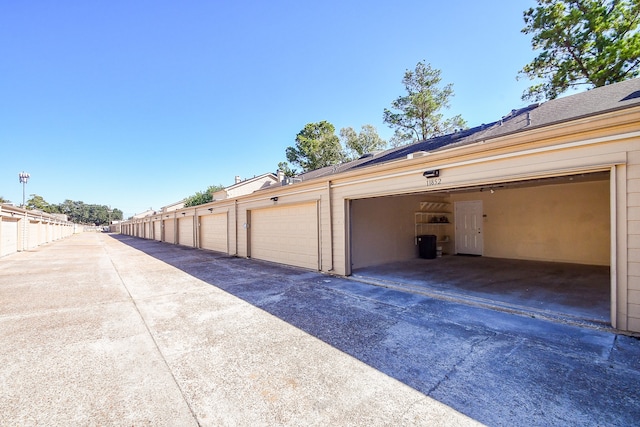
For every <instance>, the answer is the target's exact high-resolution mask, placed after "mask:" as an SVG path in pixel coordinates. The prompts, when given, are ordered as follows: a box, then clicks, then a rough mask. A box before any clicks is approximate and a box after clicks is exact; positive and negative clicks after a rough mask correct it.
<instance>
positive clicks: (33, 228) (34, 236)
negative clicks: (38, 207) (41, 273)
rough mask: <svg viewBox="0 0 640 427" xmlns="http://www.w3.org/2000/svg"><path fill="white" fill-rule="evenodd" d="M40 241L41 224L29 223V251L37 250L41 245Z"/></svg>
mask: <svg viewBox="0 0 640 427" xmlns="http://www.w3.org/2000/svg"><path fill="white" fill-rule="evenodd" d="M39 241H40V223H39V222H31V221H30V222H29V236H27V242H28V243H27V244H28V245H29V249H33V248H36V247H37V246H38V245H39Z"/></svg>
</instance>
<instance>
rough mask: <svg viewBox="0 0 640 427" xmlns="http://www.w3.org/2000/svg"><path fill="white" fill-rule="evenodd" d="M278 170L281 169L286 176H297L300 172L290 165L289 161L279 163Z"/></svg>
mask: <svg viewBox="0 0 640 427" xmlns="http://www.w3.org/2000/svg"><path fill="white" fill-rule="evenodd" d="M278 170H279V171H281V172H282V173H283V174H284V176H296V175H297V174H298V170H297V169H295V168H292V167H291V166H289V163H287V162H280V163H278Z"/></svg>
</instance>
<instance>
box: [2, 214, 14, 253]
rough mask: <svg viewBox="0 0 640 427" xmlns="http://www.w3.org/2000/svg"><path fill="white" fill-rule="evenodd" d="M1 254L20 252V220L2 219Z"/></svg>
mask: <svg viewBox="0 0 640 427" xmlns="http://www.w3.org/2000/svg"><path fill="white" fill-rule="evenodd" d="M0 250H2V253H0V256H4V255H9V254H12V253H14V252H18V221H7V220H5V219H3V220H2V242H1V243H0Z"/></svg>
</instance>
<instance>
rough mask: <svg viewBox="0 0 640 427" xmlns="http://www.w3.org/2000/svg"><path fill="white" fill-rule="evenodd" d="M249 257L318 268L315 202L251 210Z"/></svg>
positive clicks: (316, 210) (316, 211)
mask: <svg viewBox="0 0 640 427" xmlns="http://www.w3.org/2000/svg"><path fill="white" fill-rule="evenodd" d="M249 230H250V233H251V240H250V242H251V243H250V244H251V257H252V258H258V259H263V260H265V261H273V262H278V263H281V264H287V265H295V266H297V267H304V268H310V269H313V270H317V269H318V209H317V207H316V204H315V203H308V204H304V205H295V206H283V207H278V208H269V209H259V210H254V211H251V227H250V228H249Z"/></svg>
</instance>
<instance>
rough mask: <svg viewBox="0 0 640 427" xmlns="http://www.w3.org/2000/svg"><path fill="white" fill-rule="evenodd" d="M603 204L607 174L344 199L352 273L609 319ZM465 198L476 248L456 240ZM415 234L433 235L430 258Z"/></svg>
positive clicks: (607, 212)
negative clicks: (474, 216)
mask: <svg viewBox="0 0 640 427" xmlns="http://www.w3.org/2000/svg"><path fill="white" fill-rule="evenodd" d="M610 200H611V199H610V173H609V171H602V172H591V173H579V174H572V175H563V176H557V177H546V178H541V179H535V180H526V181H517V182H502V183H493V184H490V185H482V186H473V187H471V186H470V187H465V188H455V189H447V190H441V191H435V192H433V191H432V192H425V193H422V194H405V195H394V196H386V197H376V198H368V199H358V200H352V201H351V205H350V239H349V240H350V256H351V267H352V270H351V273H352V275H353V276H354V277H355V278H359V279H362V280H367V281H370V282H373V283H380V284H384V285H386V286H393V287H401V288H405V289H407V290H412V291H417V292H423V293H432V294H434V295H437V294H441V295H445V296H453V297H460V298H467V299H470V300H474V301H476V302H481V303H487V304H490V305H495V306H496V307H503V308H507V309H514V310H523V311H525V312H532V313H534V314H535V313H539V314H541V315H548V316H563V317H566V318H569V319H576V320H578V321H588V322H595V323H597V324H610V316H611V297H610V294H611V271H610V270H611V267H610V259H611V255H610V250H611V224H610V223H611V206H610V203H611V202H610ZM469 202H473V203H472V204H475V205H476V206H478V205H479V206H481V214H480V219H479V224H476V225H479V228H478V230H479V233H481V239H480V244H481V247H480V248H479V251H477V250H476V251H469V250H468V248H463V247H462V246H461V245H462V243H461V240H460V235H459V233H461V229H462V228H463V224H462V222H463V221H461V219H460V216H459V215H458V210H459V209H458V208H459V207H460V206H463V205H468V204H469ZM423 235H429V236H435V237H434V238H433V240H434V241H435V246H436V254H437V255H436V257H434V258H431V257H430V259H425V258H424V257H422V258H421V256H420V248H419V246H418V242H419V237H420V236H423ZM469 252H473V253H471V254H470V253H469ZM478 255H481V256H478Z"/></svg>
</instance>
